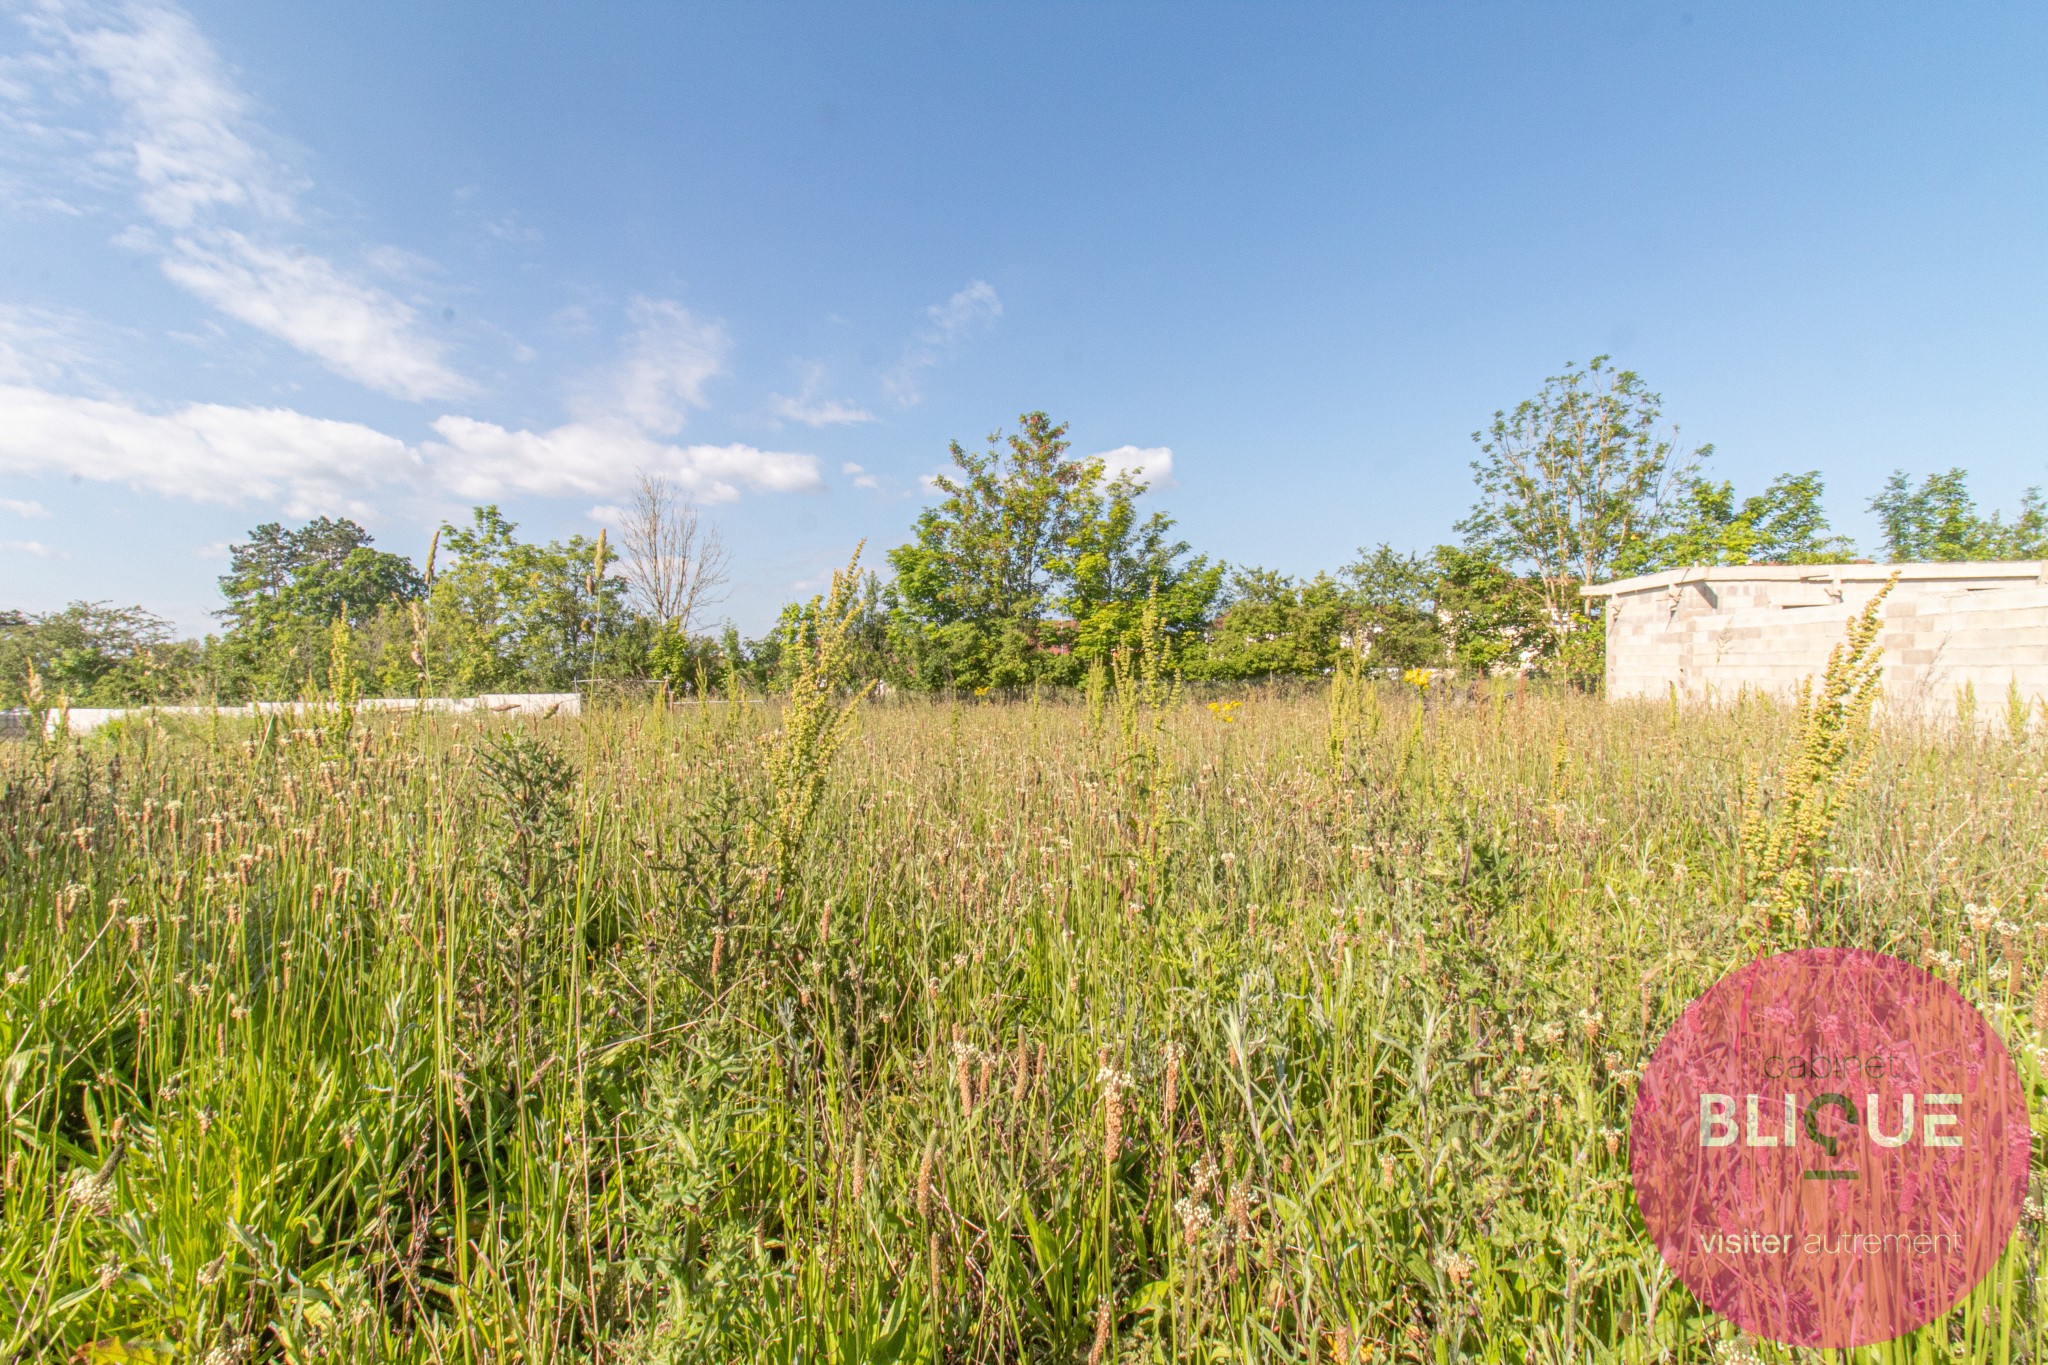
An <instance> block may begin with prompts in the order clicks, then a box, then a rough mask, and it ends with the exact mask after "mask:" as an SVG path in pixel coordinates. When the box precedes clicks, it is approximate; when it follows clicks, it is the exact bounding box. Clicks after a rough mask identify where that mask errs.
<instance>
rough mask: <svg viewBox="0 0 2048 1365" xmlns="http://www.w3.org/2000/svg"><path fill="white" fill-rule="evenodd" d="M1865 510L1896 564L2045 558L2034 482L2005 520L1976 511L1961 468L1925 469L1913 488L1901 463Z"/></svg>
mask: <svg viewBox="0 0 2048 1365" xmlns="http://www.w3.org/2000/svg"><path fill="white" fill-rule="evenodd" d="M1870 510H1871V511H1873V512H1875V513H1877V519H1878V524H1879V525H1880V526H1882V527H1883V528H1884V556H1885V558H1886V559H1888V560H1890V561H1891V562H1893V563H1895V564H1896V563H1911V562H1915V561H1926V562H1933V563H1952V562H1956V561H1963V560H1985V559H2041V558H2048V506H2044V504H2043V502H2042V499H2041V490H2040V489H2038V488H2029V489H2028V490H2027V491H2026V492H2025V493H2024V494H2023V495H2022V496H2021V498H2020V508H2019V511H2018V512H2017V513H2016V514H2015V515H2014V516H2013V519H2012V520H2011V521H2009V522H2008V521H2006V520H2005V518H2004V516H2003V515H2002V514H2001V513H1997V512H1994V513H1992V514H1991V515H1990V516H1989V517H1983V516H1979V515H1978V513H1977V500H1976V499H1975V498H1973V497H1971V496H1970V489H1969V476H1968V475H1966V474H1965V473H1964V472H1963V471H1962V470H1960V469H1950V470H1948V471H1946V472H1944V473H1940V474H1929V475H1928V476H1927V477H1926V478H1925V479H1923V480H1922V481H1921V483H1920V486H1919V487H1918V488H1915V487H1913V484H1912V481H1911V480H1910V479H1908V478H1907V477H1906V471H1904V470H1903V469H1901V470H1897V471H1895V472H1894V473H1893V474H1892V476H1891V477H1890V478H1889V479H1887V480H1885V485H1884V491H1883V492H1882V493H1879V494H1878V495H1877V496H1876V497H1874V498H1872V499H1871V500H1870Z"/></svg>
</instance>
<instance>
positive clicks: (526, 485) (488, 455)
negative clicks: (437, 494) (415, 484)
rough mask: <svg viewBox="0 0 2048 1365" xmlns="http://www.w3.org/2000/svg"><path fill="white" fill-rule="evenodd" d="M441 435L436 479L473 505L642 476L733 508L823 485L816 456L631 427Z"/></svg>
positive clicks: (431, 448) (449, 422) (590, 488)
mask: <svg viewBox="0 0 2048 1365" xmlns="http://www.w3.org/2000/svg"><path fill="white" fill-rule="evenodd" d="M434 430H435V431H436V432H438V433H439V434H440V436H441V442H442V443H432V442H430V443H429V444H427V445H426V446H425V447H423V453H424V454H425V455H426V456H427V457H428V459H429V460H431V461H432V462H433V465H434V476H435V478H436V479H437V480H438V481H439V482H440V483H442V484H443V485H444V486H445V487H447V488H448V489H450V490H451V491H453V492H455V493H458V494H460V495H462V496H463V497H469V498H493V497H500V496H502V495H504V494H507V493H524V494H529V495H535V496H541V497H553V496H561V495H564V494H570V493H580V494H584V495H586V496H587V495H590V494H597V495H600V496H601V495H603V494H605V493H613V492H617V491H619V490H620V489H623V488H625V487H626V486H628V485H629V484H630V483H631V482H632V480H633V477H634V475H635V474H636V472H638V471H640V470H643V469H645V470H651V471H654V472H656V473H663V474H667V475H669V476H670V477H671V478H673V479H674V480H675V481H676V483H677V484H679V485H680V486H681V487H682V488H684V489H685V490H687V491H688V492H691V493H693V494H695V495H696V496H697V497H698V498H700V499H702V500H703V501H705V502H730V501H731V500H733V499H734V498H737V497H738V496H739V495H740V489H741V487H742V486H745V487H748V488H752V489H756V490H758V491H762V492H772V493H793V492H802V491H804V490H807V489H813V488H817V487H818V486H819V483H820V480H819V477H818V461H817V457H816V456H812V455H797V454H790V453H786V452H782V451H772V450H757V449H755V448H754V447H753V446H747V445H726V446H711V445H693V446H675V445H668V444H666V443H663V442H660V441H656V440H653V439H652V438H650V437H648V436H646V435H644V434H642V433H641V432H638V431H635V430H633V429H631V428H629V427H624V426H601V425H597V424H594V423H589V422H571V423H569V424H568V425H566V426H560V427H556V428H554V429H553V430H552V431H508V430H507V429H506V428H504V427H501V426H497V425H495V424H493V423H490V422H479V421H476V420H475V419H473V418H468V417H443V418H441V419H440V420H439V421H437V422H435V423H434ZM444 443H445V444H444Z"/></svg>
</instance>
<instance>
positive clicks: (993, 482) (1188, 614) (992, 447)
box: [889, 412, 1222, 687]
mask: <svg viewBox="0 0 2048 1365" xmlns="http://www.w3.org/2000/svg"><path fill="white" fill-rule="evenodd" d="M1066 433H1067V428H1066V427H1065V426H1064V425H1063V424H1057V423H1055V422H1053V420H1052V419H1051V418H1050V417H1048V416H1046V415H1045V414H1044V413H1042V412H1029V413H1025V414H1024V415H1023V417H1021V418H1020V419H1019V429H1018V431H1017V432H1016V433H1015V434H1014V435H1011V436H1009V437H1007V438H1005V437H1004V436H1003V434H1002V433H1001V432H997V433H996V434H994V435H992V436H990V437H989V438H988V448H987V449H986V450H985V451H970V450H968V449H966V448H965V447H963V446H962V445H961V444H960V443H959V442H957V441H956V442H953V443H952V445H951V447H950V451H951V456H952V461H953V465H954V469H955V472H954V473H951V474H945V475H940V476H938V477H937V478H935V479H934V481H933V482H934V485H935V487H936V488H937V490H938V491H939V492H940V493H941V494H943V498H942V500H941V501H940V502H939V504H938V505H937V506H934V507H930V508H927V509H926V510H925V511H924V512H923V513H921V514H920V515H919V516H918V518H917V521H916V523H915V524H914V526H913V527H912V533H911V534H912V539H911V541H910V542H909V543H908V544H905V545H899V546H898V547H896V548H895V549H894V550H891V551H890V552H889V563H890V565H891V567H893V568H894V570H895V574H896V577H895V581H894V582H893V583H892V584H891V586H890V590H889V607H890V617H891V619H892V621H893V622H894V625H895V637H896V644H895V646H894V648H893V657H894V661H895V667H896V668H897V669H898V670H899V677H900V678H901V680H902V681H904V682H906V683H908V684H909V685H911V686H917V687H1018V686H1024V685H1027V684H1029V683H1033V682H1038V681H1048V680H1051V681H1058V680H1069V679H1070V678H1071V676H1072V675H1073V674H1074V673H1075V671H1076V670H1077V668H1078V667H1079V665H1080V663H1081V662H1082V661H1085V660H1087V659H1090V658H1101V657H1106V655H1107V654H1108V653H1109V651H1111V650H1112V649H1114V648H1115V647H1116V646H1117V645H1118V644H1122V643H1127V642H1129V641H1130V640H1131V639H1133V638H1135V635H1134V632H1135V631H1136V629H1137V625H1138V621H1139V619H1140V617H1141V616H1142V614H1143V602H1144V599H1145V597H1146V596H1147V594H1148V593H1149V592H1150V591H1151V590H1152V588H1153V585H1154V584H1156V585H1157V587H1158V591H1159V594H1160V598H1161V604H1162V606H1161V609H1162V612H1163V614H1164V616H1165V618H1166V619H1165V622H1164V627H1165V630H1166V632H1167V633H1168V635H1169V636H1170V637H1177V638H1181V639H1186V638H1188V637H1189V636H1190V634H1191V633H1198V632H1199V631H1200V629H1201V627H1202V625H1203V624H1205V623H1206V620H1207V616H1208V612H1209V610H1210V608H1211V607H1212V606H1213V604H1214V601H1215V597H1216V593H1217V591H1218V590H1219V588H1220V587H1221V582H1222V568H1221V566H1220V565H1212V564H1210V563H1209V562H1208V561H1206V560H1204V559H1196V560H1193V561H1185V562H1184V561H1183V558H1182V557H1183V556H1184V555H1185V553H1186V551H1187V546H1186V545H1185V544H1183V543H1181V542H1177V541H1173V540H1171V539H1169V532H1170V531H1171V529H1172V526H1173V522H1172V520H1171V519H1170V518H1168V517H1166V516H1165V515H1163V514H1160V513H1155V514H1153V515H1152V516H1151V517H1149V518H1146V519H1145V520H1143V521H1140V520H1139V519H1138V517H1137V512H1136V509H1135V506H1134V504H1135V501H1136V499H1137V498H1138V497H1139V495H1140V494H1142V493H1143V492H1144V485H1143V484H1141V483H1139V482H1137V481H1136V480H1135V479H1133V478H1131V477H1130V476H1128V475H1126V476H1122V477H1118V478H1115V479H1109V478H1107V476H1106V471H1105V470H1104V468H1103V464H1102V461H1101V460H1100V459H1075V458H1073V457H1071V456H1070V455H1069V454H1068V449H1069V443H1068V441H1067V439H1066ZM1061 613H1064V615H1061Z"/></svg>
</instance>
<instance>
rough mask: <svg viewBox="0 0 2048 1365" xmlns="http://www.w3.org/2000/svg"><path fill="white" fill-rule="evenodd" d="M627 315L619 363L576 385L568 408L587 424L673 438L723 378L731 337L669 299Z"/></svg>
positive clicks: (640, 304)
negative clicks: (630, 325) (628, 326)
mask: <svg viewBox="0 0 2048 1365" xmlns="http://www.w3.org/2000/svg"><path fill="white" fill-rule="evenodd" d="M630 316H631V318H632V322H633V330H632V331H631V332H629V333H628V334H627V335H626V339H625V343H624V345H623V346H622V347H621V350H620V355H619V359H618V361H617V362H616V363H615V364H614V365H612V366H611V367H610V368H608V369H606V370H604V371H602V372H600V373H598V374H596V375H593V376H592V377H590V378H589V379H587V380H586V381H585V382H584V383H583V384H581V385H580V386H578V388H577V390H576V392H575V393H573V394H572V395H571V399H570V406H571V408H572V409H573V410H574V412H575V413H576V415H577V417H578V418H580V419H581V420H582V421H584V422H587V423H591V424H594V425H609V424H623V425H629V426H631V427H633V428H635V429H637V430H639V431H641V432H645V433H647V434H649V435H654V436H673V435H674V434H675V433H677V432H678V431H681V430H682V429H683V422H684V420H685V419H686V417H687V416H688V413H689V410H690V409H691V408H701V407H703V406H704V403H705V399H704V386H705V385H706V384H709V383H710V382H711V381H712V380H713V379H716V378H717V377H718V376H719V375H721V374H724V373H725V361H726V356H727V355H728V353H730V351H731V350H732V341H731V338H729V337H728V336H727V335H726V332H725V326H724V324H722V323H720V322H718V321H716V320H715V319H706V318H700V317H698V316H697V315H696V314H694V313H692V312H691V311H690V310H689V309H687V308H685V307H683V306H682V305H681V304H680V303H677V302H675V301H674V300H673V299H646V298H641V299H634V300H633V305H632V309H631V314H630Z"/></svg>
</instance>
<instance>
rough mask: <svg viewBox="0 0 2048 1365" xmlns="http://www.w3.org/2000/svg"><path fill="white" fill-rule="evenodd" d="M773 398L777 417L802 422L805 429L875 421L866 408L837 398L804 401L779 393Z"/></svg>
mask: <svg viewBox="0 0 2048 1365" xmlns="http://www.w3.org/2000/svg"><path fill="white" fill-rule="evenodd" d="M774 398H775V411H776V413H777V414H778V415H780V416H783V417H787V418H788V419H789V420H790V421H792V422H802V423H803V424H804V425H805V426H807V427H831V426H849V425H852V424H854V423H857V422H872V421H874V420H875V415H874V414H873V413H872V412H869V411H868V410H867V409H866V408H861V407H855V406H854V405H853V404H851V403H848V402H845V401H843V400H841V399H838V398H825V399H817V400H810V401H806V400H805V399H802V398H790V397H787V396H786V395H783V394H779V393H778V394H776V395H774Z"/></svg>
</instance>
